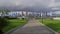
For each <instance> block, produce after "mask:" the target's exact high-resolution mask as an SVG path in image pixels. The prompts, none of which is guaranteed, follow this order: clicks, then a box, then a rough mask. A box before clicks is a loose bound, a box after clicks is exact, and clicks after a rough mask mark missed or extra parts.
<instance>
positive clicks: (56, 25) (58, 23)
mask: <svg viewBox="0 0 60 34" xmlns="http://www.w3.org/2000/svg"><path fill="white" fill-rule="evenodd" d="M38 20H39V21H40V22H42V20H43V24H45V25H47V26H48V27H50V28H52V29H53V30H55V31H56V32H58V33H59V34H60V20H53V19H50V18H46V19H45V18H44V19H38Z"/></svg>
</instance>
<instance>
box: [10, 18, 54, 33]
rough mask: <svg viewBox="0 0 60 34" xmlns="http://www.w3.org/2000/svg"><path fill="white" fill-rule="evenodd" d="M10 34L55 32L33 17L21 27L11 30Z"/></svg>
mask: <svg viewBox="0 0 60 34" xmlns="http://www.w3.org/2000/svg"><path fill="white" fill-rule="evenodd" d="M10 34H55V33H54V32H53V31H51V30H50V29H49V28H47V27H46V26H45V25H43V24H41V23H40V22H38V21H36V20H35V19H33V20H30V21H28V23H27V24H25V25H24V26H23V27H21V28H19V29H17V30H15V31H13V32H11V33H10Z"/></svg>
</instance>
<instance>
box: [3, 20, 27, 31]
mask: <svg viewBox="0 0 60 34" xmlns="http://www.w3.org/2000/svg"><path fill="white" fill-rule="evenodd" d="M26 22H27V20H26V19H9V24H8V26H6V27H5V28H3V31H4V32H7V31H9V30H11V29H13V28H15V27H17V26H19V25H22V24H24V23H26Z"/></svg>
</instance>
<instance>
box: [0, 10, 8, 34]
mask: <svg viewBox="0 0 60 34" xmlns="http://www.w3.org/2000/svg"><path fill="white" fill-rule="evenodd" d="M7 11H8V10H0V12H2V14H1V17H0V34H3V33H4V32H3V28H4V27H6V26H7V25H8V22H9V21H8V19H7V17H6V15H5V14H7Z"/></svg>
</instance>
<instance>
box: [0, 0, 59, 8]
mask: <svg viewBox="0 0 60 34" xmlns="http://www.w3.org/2000/svg"><path fill="white" fill-rule="evenodd" d="M55 1H56V2H58V1H60V0H55ZM55 1H54V2H55ZM51 2H53V1H52V0H0V7H5V8H6V7H9V8H16V7H17V8H26V7H45V8H48V7H53V6H54V5H55V4H54V3H51ZM58 4H59V3H58ZM58 4H56V6H57V5H58Z"/></svg>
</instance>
